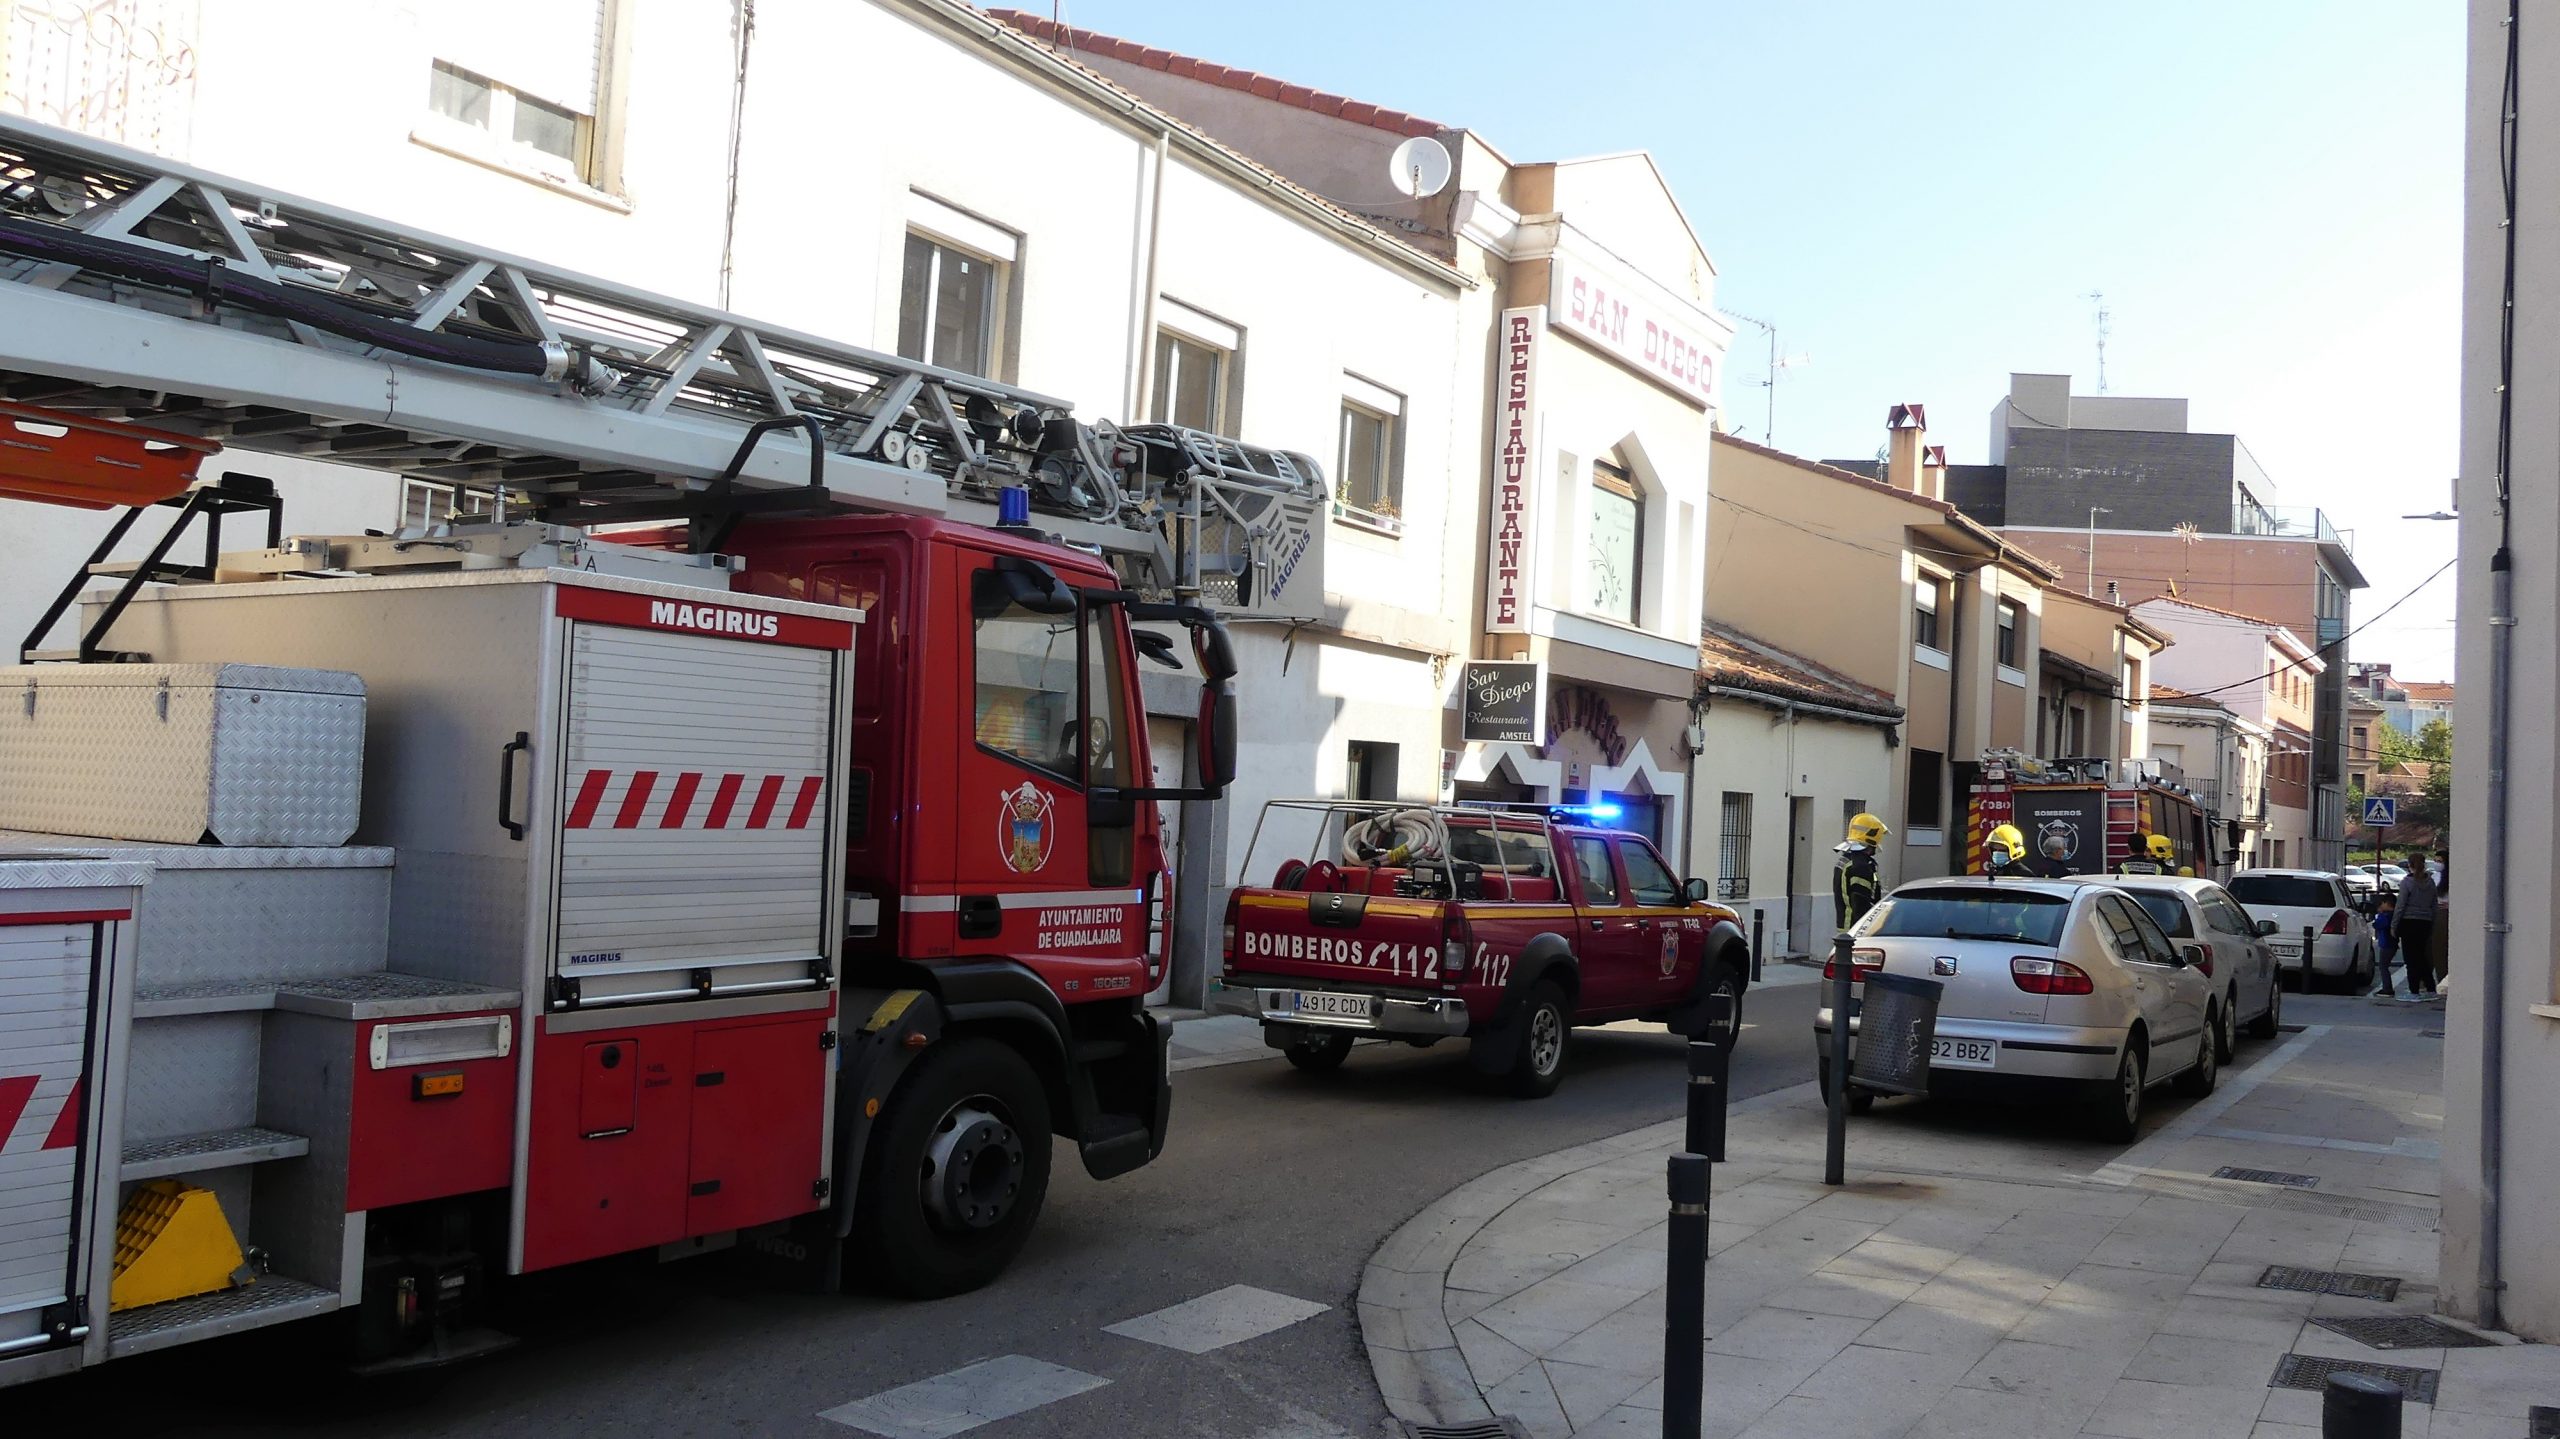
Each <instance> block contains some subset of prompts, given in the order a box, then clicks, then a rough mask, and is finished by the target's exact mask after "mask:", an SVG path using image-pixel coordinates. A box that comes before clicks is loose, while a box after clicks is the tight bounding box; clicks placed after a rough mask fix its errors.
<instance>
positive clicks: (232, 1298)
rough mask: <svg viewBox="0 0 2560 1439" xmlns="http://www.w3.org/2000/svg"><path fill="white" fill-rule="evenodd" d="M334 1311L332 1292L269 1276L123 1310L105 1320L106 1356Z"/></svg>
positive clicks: (313, 1285) (280, 1277)
mask: <svg viewBox="0 0 2560 1439" xmlns="http://www.w3.org/2000/svg"><path fill="white" fill-rule="evenodd" d="M337 1307H338V1295H337V1292H336V1291H335V1290H330V1289H323V1288H321V1287H319V1286H318V1285H316V1284H305V1283H303V1282H302V1281H300V1280H298V1279H287V1278H285V1277H283V1276H282V1275H277V1274H270V1275H266V1276H264V1277H263V1278H261V1279H259V1280H258V1282H257V1283H255V1284H249V1285H244V1286H242V1287H241V1288H238V1289H223V1290H217V1291H215V1292H214V1293H211V1294H198V1295H196V1296H194V1297H193V1298H189V1299H172V1300H170V1301H168V1302H167V1303H165V1304H148V1305H145V1306H143V1307H142V1308H140V1309H128V1310H126V1311H125V1312H123V1313H122V1314H119V1315H117V1316H115V1318H114V1319H112V1320H111V1321H109V1325H108V1330H107V1352H108V1353H109V1354H111V1355H114V1356H116V1357H119V1358H121V1357H123V1356H124V1355H127V1354H140V1353H144V1352H146V1351H149V1350H153V1349H166V1348H168V1347H169V1346H170V1345H173V1344H185V1343H188V1342H190V1341H192V1340H197V1339H210V1338H212V1337H213V1336H215V1335H217V1334H230V1333H233V1332H236V1331H238V1330H242V1329H255V1328H258V1327H259V1326H260V1325H265V1324H281V1323H283V1322H284V1321H285V1320H288V1319H300V1318H302V1317H304V1316H306V1315H312V1314H326V1313H328V1312H329V1311H330V1310H332V1309H335V1308H337Z"/></svg>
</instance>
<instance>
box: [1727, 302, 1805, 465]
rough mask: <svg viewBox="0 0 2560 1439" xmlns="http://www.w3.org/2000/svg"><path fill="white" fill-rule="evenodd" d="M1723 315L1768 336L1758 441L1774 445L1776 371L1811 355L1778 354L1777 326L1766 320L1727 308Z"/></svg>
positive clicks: (1776, 406) (1761, 386)
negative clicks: (1765, 403) (1764, 401)
mask: <svg viewBox="0 0 2560 1439" xmlns="http://www.w3.org/2000/svg"><path fill="white" fill-rule="evenodd" d="M1725 315H1726V316H1727V317H1728V318H1731V319H1736V320H1740V321H1741V322H1742V323H1744V324H1746V325H1749V326H1751V327H1752V328H1753V329H1756V330H1758V331H1759V332H1760V333H1762V334H1764V335H1766V336H1768V337H1769V373H1768V374H1767V376H1766V377H1764V378H1763V379H1762V380H1761V381H1760V388H1761V389H1764V390H1766V391H1768V392H1769V406H1768V414H1767V416H1766V418H1764V419H1762V420H1761V422H1760V443H1762V444H1764V445H1773V446H1774V445H1776V444H1777V443H1778V372H1779V371H1780V370H1790V369H1793V368H1795V367H1796V366H1798V365H1803V364H1809V363H1811V361H1812V359H1813V356H1811V355H1780V354H1779V353H1778V327H1777V326H1776V325H1774V324H1771V323H1770V322H1769V321H1767V320H1755V319H1753V318H1752V317H1750V316H1749V315H1746V314H1743V313H1742V312H1740V311H1738V310H1727V311H1725Z"/></svg>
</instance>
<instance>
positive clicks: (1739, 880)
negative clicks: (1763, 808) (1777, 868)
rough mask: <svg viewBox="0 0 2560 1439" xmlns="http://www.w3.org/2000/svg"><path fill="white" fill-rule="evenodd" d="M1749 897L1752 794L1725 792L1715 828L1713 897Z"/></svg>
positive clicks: (1735, 791) (1733, 791) (1734, 791)
mask: <svg viewBox="0 0 2560 1439" xmlns="http://www.w3.org/2000/svg"><path fill="white" fill-rule="evenodd" d="M1750 897H1751V796H1750V795H1748V794H1744V793H1742V792H1740V791H1737V790H1726V791H1725V792H1724V822H1723V824H1722V825H1721V826H1720V827H1719V828H1718V830H1717V831H1716V898H1718V899H1748V898H1750Z"/></svg>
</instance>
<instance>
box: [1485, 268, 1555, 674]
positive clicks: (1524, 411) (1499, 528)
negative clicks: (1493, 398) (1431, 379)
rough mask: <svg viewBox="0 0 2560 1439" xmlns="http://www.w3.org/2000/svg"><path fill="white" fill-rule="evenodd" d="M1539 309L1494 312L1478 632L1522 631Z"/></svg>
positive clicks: (1541, 323) (1542, 309) (1543, 317)
mask: <svg viewBox="0 0 2560 1439" xmlns="http://www.w3.org/2000/svg"><path fill="white" fill-rule="evenodd" d="M1546 328H1547V307H1546V306H1544V305H1528V306H1524V307H1522V308H1520V309H1517V310H1505V311H1503V312H1502V331H1501V341H1502V343H1501V353H1500V356H1499V358H1498V360H1497V374H1498V375H1499V377H1500V378H1499V382H1498V383H1497V385H1496V386H1495V393H1496V395H1497V396H1498V401H1499V402H1498V403H1497V404H1496V405H1495V406H1494V436H1493V474H1492V495H1491V499H1492V502H1493V503H1492V524H1491V525H1489V526H1488V527H1487V531H1486V549H1485V596H1484V627H1485V629H1486V631H1487V632H1489V633H1493V634H1526V633H1528V630H1529V593H1530V588H1531V586H1532V584H1533V583H1534V581H1533V580H1532V579H1531V578H1530V562H1531V558H1532V556H1531V552H1530V545H1529V531H1530V527H1531V526H1532V525H1533V524H1535V523H1536V521H1535V520H1534V519H1533V518H1532V516H1531V514H1530V506H1531V505H1532V504H1533V503H1535V500H1536V486H1535V484H1534V481H1535V480H1536V477H1537V472H1538V471H1537V465H1538V336H1539V335H1540V334H1541V333H1542V332H1544V331H1545V329H1546Z"/></svg>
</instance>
